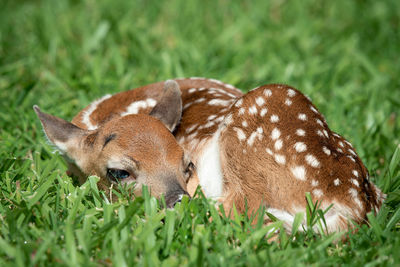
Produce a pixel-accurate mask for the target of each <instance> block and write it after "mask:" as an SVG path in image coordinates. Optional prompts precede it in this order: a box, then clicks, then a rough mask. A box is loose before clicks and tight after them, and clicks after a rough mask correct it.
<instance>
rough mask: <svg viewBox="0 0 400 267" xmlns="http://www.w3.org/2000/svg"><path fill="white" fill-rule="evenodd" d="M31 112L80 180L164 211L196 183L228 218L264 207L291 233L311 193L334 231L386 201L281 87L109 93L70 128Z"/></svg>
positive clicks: (346, 147) (180, 82)
mask: <svg viewBox="0 0 400 267" xmlns="http://www.w3.org/2000/svg"><path fill="white" fill-rule="evenodd" d="M35 110H36V112H37V114H38V115H39V118H40V120H41V122H42V124H43V128H44V131H45V133H46V135H47V137H48V139H49V140H50V141H51V142H52V143H53V144H54V145H56V146H57V147H58V149H59V150H61V151H62V152H63V153H64V154H65V157H66V159H67V161H68V162H69V163H68V165H69V170H70V172H72V173H74V174H75V175H77V176H78V177H79V180H80V182H83V181H84V180H85V178H86V176H87V175H89V174H95V175H98V176H99V177H100V178H101V182H100V185H101V188H102V189H104V190H107V188H108V187H109V186H110V185H111V184H114V183H117V182H120V183H131V182H136V183H137V186H136V187H135V188H136V190H137V193H139V194H140V188H141V185H142V184H146V185H148V186H149V187H150V190H151V193H152V195H154V196H157V197H159V196H160V195H161V194H164V195H165V196H166V200H167V205H168V206H169V207H172V206H173V205H174V204H175V203H176V202H178V201H180V199H181V198H182V196H183V195H185V194H189V195H193V194H194V191H195V188H196V187H197V185H200V186H201V189H202V190H203V192H204V194H205V195H206V196H207V197H210V198H215V199H217V200H218V201H219V202H220V203H222V204H223V205H224V208H225V210H226V211H230V210H231V208H232V206H233V204H234V205H235V207H236V208H237V210H238V211H239V212H243V211H244V210H245V208H246V202H247V208H248V211H249V212H253V211H255V210H256V209H258V207H259V206H260V205H265V207H266V210H267V211H268V212H270V213H272V214H273V215H274V216H275V217H277V218H278V219H281V220H283V221H284V222H285V226H286V227H287V229H289V228H290V226H291V224H292V222H293V220H294V215H295V214H296V213H298V212H304V211H305V208H306V201H305V193H306V192H310V193H311V195H312V197H313V199H315V200H318V201H319V202H320V203H321V207H322V208H326V207H328V206H329V205H331V204H333V207H332V208H331V209H330V210H329V211H328V212H327V214H326V215H325V219H326V223H327V228H328V229H327V230H328V231H330V232H332V231H336V230H345V229H347V228H348V227H351V223H350V220H352V221H355V222H357V223H363V222H364V221H365V220H366V214H367V213H368V212H370V211H374V212H378V210H379V208H380V207H381V205H382V203H383V200H384V199H385V195H384V194H383V193H382V192H381V191H380V190H379V189H378V188H377V187H376V186H375V185H374V184H373V183H372V182H371V181H370V180H369V174H368V170H367V169H366V168H365V166H364V164H363V163H362V161H361V159H360V158H359V157H358V155H357V153H356V152H355V149H354V148H353V147H352V145H351V144H350V143H349V142H348V141H346V140H345V139H344V138H343V137H341V136H339V135H338V134H336V133H334V132H332V131H331V130H330V129H329V128H328V125H327V123H326V121H325V119H324V117H323V116H322V115H321V114H320V113H319V111H318V110H317V108H316V107H315V106H314V105H313V104H312V103H311V101H310V100H309V99H308V98H307V97H305V96H304V95H303V94H302V93H301V92H300V91H298V90H296V89H294V88H292V87H289V86H287V85H280V84H270V85H264V86H260V87H257V88H255V89H253V90H251V91H250V92H248V93H247V94H243V93H242V92H241V91H240V90H238V89H237V88H235V87H233V86H231V85H228V84H225V83H222V82H220V81H217V80H213V79H204V78H188V79H176V80H175V81H172V80H169V81H167V82H159V83H154V84H150V85H147V86H144V87H140V88H137V89H134V90H130V91H126V92H121V93H118V94H115V95H113V96H111V95H106V96H104V97H103V98H101V99H99V100H97V101H95V102H93V103H92V104H90V105H89V106H88V107H86V108H85V109H83V110H82V111H81V112H80V113H79V114H78V115H77V116H75V117H74V119H73V120H72V123H69V122H66V121H64V120H61V119H59V118H56V117H53V116H51V115H47V114H44V113H42V112H41V111H40V110H39V109H38V108H37V107H35ZM171 133H173V135H174V136H175V138H176V139H174V136H173V135H172V134H171ZM189 158H190V159H189ZM195 166H196V167H195ZM195 169H196V170H195ZM194 170H195V171H194Z"/></svg>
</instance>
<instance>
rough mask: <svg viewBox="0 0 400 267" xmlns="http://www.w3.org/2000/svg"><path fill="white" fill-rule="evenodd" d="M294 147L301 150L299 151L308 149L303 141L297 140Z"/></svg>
mask: <svg viewBox="0 0 400 267" xmlns="http://www.w3.org/2000/svg"><path fill="white" fill-rule="evenodd" d="M293 147H294V149H295V150H296V152H299V153H301V152H304V151H306V150H307V146H306V144H304V143H303V142H297V143H296V144H294V146H293Z"/></svg>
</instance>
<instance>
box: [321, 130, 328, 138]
mask: <svg viewBox="0 0 400 267" xmlns="http://www.w3.org/2000/svg"><path fill="white" fill-rule="evenodd" d="M322 131H323V132H324V135H325V137H326V138H328V137H329V135H328V132H327V131H326V130H322Z"/></svg>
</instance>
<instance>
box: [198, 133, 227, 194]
mask: <svg viewBox="0 0 400 267" xmlns="http://www.w3.org/2000/svg"><path fill="white" fill-rule="evenodd" d="M219 136H220V130H218V131H217V132H216V133H215V134H214V136H213V137H212V139H211V140H209V141H208V143H207V144H206V146H205V147H204V149H203V151H202V152H201V156H200V157H199V160H198V162H197V175H198V177H199V181H200V186H201V187H202V189H203V191H204V194H205V195H206V197H221V196H222V192H223V175H222V168H221V159H220V148H219V140H218V139H219Z"/></svg>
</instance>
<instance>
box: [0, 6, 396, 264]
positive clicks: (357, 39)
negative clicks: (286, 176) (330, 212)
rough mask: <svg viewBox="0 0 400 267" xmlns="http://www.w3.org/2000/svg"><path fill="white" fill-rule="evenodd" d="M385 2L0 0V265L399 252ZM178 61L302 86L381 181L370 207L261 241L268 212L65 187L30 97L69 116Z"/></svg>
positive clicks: (178, 67)
mask: <svg viewBox="0 0 400 267" xmlns="http://www.w3.org/2000/svg"><path fill="white" fill-rule="evenodd" d="M233 2H234V3H233ZM399 10H400V2H399V1H398V0H387V1H372V0H371V1H368V0H365V1H347V0H337V1H311V0H305V1H278V0H277V1H265V0H258V1H232V2H231V1H222V0H221V1H212V0H206V1H183V0H180V1H179V0H177V1H175V0H171V1H120V0H117V1H111V0H110V1H94V0H87V1H83V2H81V1H66V0H57V1H52V0H43V1H39V0H37V1H11V0H10V1H1V2H0V162H1V164H0V177H1V180H0V190H1V191H0V265H1V266H5V265H19V266H35V265H69V266H77V265H83V266H90V265H115V266H130V265H133V264H140V265H146V266H154V265H164V266H176V265H197V266H201V265H223V266H231V265H239V266H243V265H246V266H257V265H279V266H293V265H296V266H300V265H323V266H329V265H351V266H360V265H367V266H392V265H397V266H399V265H400V253H399V251H400V224H399V221H400V208H399V203H400V189H399V188H400V166H399V162H400V151H399V149H398V147H399V143H400V140H399V138H400V118H399V111H400V100H399V99H400V82H399V81H400V80H399V75H400V62H399V56H400V53H399V51H400V50H399V44H400V34H399V28H400V13H399ZM187 76H205V77H210V78H216V79H220V80H222V81H225V82H228V83H232V84H234V85H236V86H238V87H240V88H243V90H245V91H246V90H249V89H251V88H253V87H256V86H259V85H262V84H266V83H275V82H281V83H287V84H290V85H292V86H294V87H296V88H298V89H300V90H302V91H303V92H304V93H306V94H307V95H309V96H310V97H311V98H312V99H313V101H314V103H315V104H316V105H317V106H318V108H319V109H320V110H321V111H322V112H323V113H324V114H325V116H326V118H327V121H328V123H329V125H330V127H331V128H332V129H333V130H335V131H337V132H338V133H340V134H342V135H344V136H345V137H346V138H348V139H349V140H350V141H351V142H352V143H353V144H354V146H355V147H356V149H357V152H358V153H359V154H360V156H361V158H362V159H363V161H364V162H365V164H366V165H367V166H368V168H369V170H370V173H371V176H372V179H373V180H374V181H375V182H376V183H377V184H378V186H380V187H381V188H383V190H384V191H385V192H386V193H388V199H387V201H386V204H385V206H384V208H383V209H382V211H381V212H380V214H379V215H378V216H376V217H375V216H373V215H370V217H369V219H370V225H363V226H361V227H360V228H359V230H358V232H357V233H355V234H351V233H349V234H348V233H344V235H349V237H348V241H347V242H342V241H341V239H340V235H333V236H326V235H322V236H320V235H317V234H315V233H313V232H312V231H307V232H305V233H301V232H295V233H294V234H293V235H291V236H288V235H286V234H284V233H282V234H280V235H279V237H278V240H277V242H272V243H269V242H268V241H267V240H266V238H264V236H265V235H266V234H267V233H268V230H270V229H269V228H266V227H262V225H261V224H260V223H259V224H257V225H255V226H251V225H250V223H249V219H246V218H244V217H240V216H236V217H235V219H233V220H229V219H227V218H225V217H224V216H219V215H218V213H217V211H216V209H215V208H214V206H213V205H212V204H210V203H209V202H208V201H207V200H206V199H204V198H203V197H199V198H197V199H194V200H192V201H190V202H187V201H184V202H183V203H182V204H181V205H178V207H176V209H175V210H174V211H171V210H162V209H160V208H159V206H158V204H157V203H156V201H155V199H152V198H150V197H148V196H144V197H143V198H138V199H136V200H134V201H132V200H129V198H127V197H126V196H125V195H126V194H125V195H124V194H122V195H121V197H120V198H119V200H117V201H116V202H114V203H109V202H108V200H107V199H106V197H105V196H104V194H103V193H102V192H99V191H98V189H97V186H96V178H95V177H92V178H90V179H89V181H88V183H86V184H85V185H83V186H81V187H78V186H76V185H75V184H74V183H73V181H72V180H71V179H70V178H69V177H68V176H66V174H65V170H66V166H65V163H64V162H63V161H62V159H61V157H60V156H59V155H57V154H54V153H53V152H52V151H53V149H52V147H50V146H49V145H48V144H47V143H46V141H45V138H44V136H43V134H42V130H41V126H40V123H39V121H38V119H37V118H36V116H35V114H34V112H33V110H32V105H33V104H38V105H39V106H40V107H41V108H42V109H43V110H44V111H46V112H50V113H52V114H55V115H57V116H60V117H63V118H65V119H71V118H72V117H73V116H74V115H75V114H76V113H77V112H78V111H79V110H80V109H82V108H83V107H85V106H86V105H87V104H89V103H90V102H91V101H92V100H94V99H95V98H97V97H100V96H102V95H104V94H106V93H115V92H119V91H123V90H127V89H130V88H134V87H137V86H141V85H144V84H148V83H152V82H156V81H160V80H165V79H168V78H174V77H187ZM396 148H397V152H396V153H395V151H396ZM310 210H312V209H310ZM314 211H315V210H314ZM261 212H262V211H261ZM318 214H319V213H318V211H315V212H314V213H311V214H309V216H308V218H307V221H309V222H314V223H317V222H318V220H316V219H315V218H316V217H315V216H317V217H318ZM210 217H211V218H212V220H210ZM317 219H318V218H317ZM275 226H276V227H278V228H279V227H280V222H276V224H275ZM333 240H337V241H336V243H335V242H334V243H333V242H332V241H333Z"/></svg>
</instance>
